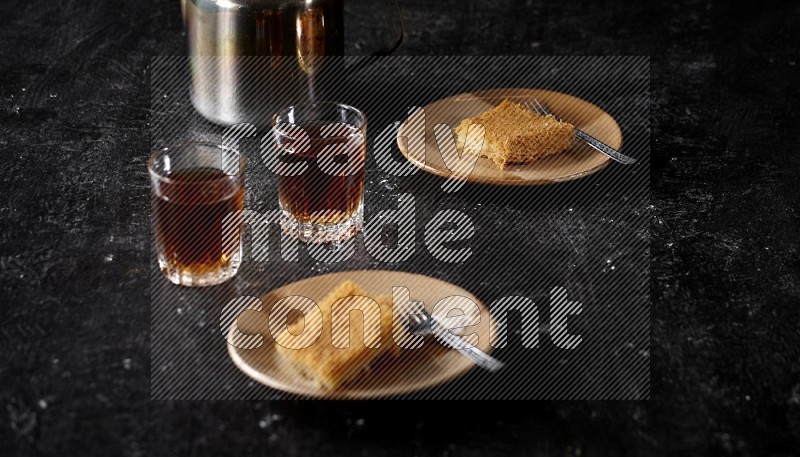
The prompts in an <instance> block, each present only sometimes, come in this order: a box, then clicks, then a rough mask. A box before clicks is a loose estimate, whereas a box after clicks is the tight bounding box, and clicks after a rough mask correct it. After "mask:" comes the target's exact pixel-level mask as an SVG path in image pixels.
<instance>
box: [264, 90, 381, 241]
mask: <svg viewBox="0 0 800 457" xmlns="http://www.w3.org/2000/svg"><path fill="white" fill-rule="evenodd" d="M272 125H273V132H274V135H275V141H276V154H277V155H276V157H275V159H276V160H275V165H276V171H277V173H278V198H279V203H280V207H281V209H282V211H283V216H284V217H283V223H282V225H283V230H284V232H285V233H287V234H288V235H290V236H294V237H295V238H297V239H299V240H301V241H304V242H308V243H337V242H342V241H345V240H347V239H349V238H351V237H352V236H354V235H355V234H357V233H358V232H359V231H360V230H361V228H362V227H363V222H364V176H365V168H366V167H365V163H366V155H367V119H366V117H365V116H364V114H363V113H362V112H361V111H359V110H357V109H356V108H353V107H352V106H348V105H343V104H340V103H334V102H320V103H314V104H309V105H298V106H290V107H289V108H286V109H284V110H282V111H280V112H278V113H277V114H275V116H273V119H272Z"/></svg>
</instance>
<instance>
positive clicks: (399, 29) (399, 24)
mask: <svg viewBox="0 0 800 457" xmlns="http://www.w3.org/2000/svg"><path fill="white" fill-rule="evenodd" d="M383 6H384V8H385V9H386V23H387V24H389V32H390V33H391V34H392V41H391V42H390V43H389V44H388V45H387V46H386V47H385V48H383V49H379V50H377V51H375V52H373V53H372V55H373V56H387V55H389V54H391V53H393V52H394V51H396V50H397V48H399V47H400V45H401V44H403V37H404V27H403V11H402V10H401V9H400V3H399V1H398V0H383ZM395 22H396V24H395Z"/></svg>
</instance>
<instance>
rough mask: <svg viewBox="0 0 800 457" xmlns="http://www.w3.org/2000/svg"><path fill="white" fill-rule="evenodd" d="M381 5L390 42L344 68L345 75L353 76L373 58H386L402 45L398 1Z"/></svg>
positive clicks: (400, 14)
mask: <svg viewBox="0 0 800 457" xmlns="http://www.w3.org/2000/svg"><path fill="white" fill-rule="evenodd" d="M383 5H384V8H385V10H386V22H387V23H388V24H389V32H390V33H391V34H392V38H391V41H390V42H389V43H388V44H387V45H386V46H385V47H384V48H382V49H378V50H377V51H375V52H373V53H372V54H370V55H369V56H365V57H362V58H360V59H358V60H357V61H356V62H354V63H352V64H351V65H348V66H347V68H346V70H347V73H349V74H353V73H356V72H358V71H360V70H362V69H363V68H364V67H367V66H369V65H371V64H372V63H374V62H375V59H374V57H380V56H388V55H389V54H391V53H393V52H394V51H396V50H397V48H399V47H400V45H401V44H403V37H404V26H403V12H402V10H401V9H400V3H399V2H398V0H383Z"/></svg>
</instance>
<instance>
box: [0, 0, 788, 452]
mask: <svg viewBox="0 0 800 457" xmlns="http://www.w3.org/2000/svg"><path fill="white" fill-rule="evenodd" d="M402 4H403V8H404V12H405V17H406V25H407V29H408V30H407V40H406V44H405V46H404V47H403V48H402V50H401V53H403V54H408V55H460V54H486V55H492V54H512V55H513V54H542V55H549V54H587V55H595V54H601V55H603V54H620V55H625V54H629V55H630V54H635V55H651V56H652V59H651V76H652V86H651V97H652V102H651V117H652V119H651V121H652V122H651V126H652V131H651V138H652V143H651V146H652V151H651V152H652V159H651V179H652V181H651V189H652V205H653V208H652V224H651V255H652V263H651V273H652V280H651V296H652V322H651V361H652V363H651V367H652V387H651V394H652V399H651V400H649V401H639V402H599V401H594V402H500V403H490V402H446V403H435V404H428V403H419V402H391V403H380V404H375V403H347V404H343V403H318V402H288V403H270V402H184V401H151V400H150V386H149V379H150V368H151V367H150V354H149V328H150V308H149V265H148V260H149V250H148V246H149V239H148V233H149V228H148V219H147V216H148V211H149V205H148V204H147V188H146V185H143V181H142V180H141V179H138V180H137V179H132V177H134V176H140V177H141V176H142V169H143V166H144V156H145V155H146V152H145V151H147V150H148V149H149V138H148V125H147V122H148V116H149V113H148V107H149V91H148V89H149V82H148V78H147V71H146V68H147V65H148V64H149V62H150V58H151V56H153V55H156V54H165V55H169V54H180V53H182V52H183V37H182V36H181V24H180V17H179V12H178V4H177V2H174V1H171V0H169V1H166V0H165V1H133V0H131V1H117V2H94V3H89V2H82V1H62V2H45V1H39V2H22V1H4V2H3V3H2V4H0V21H2V22H0V24H1V25H2V27H0V37H2V38H0V44H2V46H0V99H2V108H3V109H2V112H0V151H2V152H0V157H2V159H0V160H2V166H0V176H2V188H0V275H1V276H2V283H1V284H2V286H1V287H2V289H1V290H2V295H1V296H0V299H2V306H1V307H0V316H2V318H1V319H0V322H1V323H2V325H0V342H2V346H1V347H2V352H1V353H0V354H1V355H0V382H1V383H2V384H1V385H2V388H0V406H2V407H0V414H1V415H2V416H0V417H2V419H0V455H47V454H56V453H58V454H62V455H84V454H88V455H93V454H94V455H206V454H213V455H252V454H257V455H263V454H269V455H272V454H286V455H303V454H310V453H314V454H332V455H352V454H372V455H449V456H452V455H502V454H509V453H513V454H519V455H530V454H535V455H619V454H630V455H641V454H647V455H687V454H688V455H695V454H697V455H700V454H708V455H719V454H727V455H794V454H796V453H797V452H798V448H799V447H800V338H798V330H799V325H798V324H799V323H800V312H798V301H800V300H798V298H799V297H800V286H798V273H797V272H798V270H800V254H799V253H798V241H800V240H798V238H800V233H799V231H798V226H800V224H798V213H797V211H798V200H799V199H800V197H799V196H798V195H800V192H798V190H800V189H799V188H798V184H797V174H798V173H797V170H798V165H800V164H799V163H798V162H799V161H800V159H798V153H797V148H798V140H797V136H796V135H797V131H798V127H800V122H799V121H800V116H799V115H798V114H797V111H796V110H795V107H796V106H797V105H798V101H799V99H800V96H799V95H800V89H798V85H797V82H798V81H800V52H798V47H799V45H798V43H800V28H798V26H797V25H798V24H800V6H799V5H797V4H796V2H777V1H762V2H758V3H751V4H738V3H732V2H731V3H729V2H696V1H679V2H670V3H668V4H664V5H662V6H652V5H648V6H644V5H642V6H631V5H625V4H623V3H622V2H614V1H608V2H589V1H581V2H571V3H566V2H539V1H532V2H529V3H521V2H520V3H517V2H510V1H499V2H485V3H467V2H455V1H440V2H433V3H423V2H421V1H419V0H405V1H404V2H403V3H402ZM347 12H348V14H349V16H348V19H349V21H348V28H347V41H348V43H349V45H348V52H350V53H353V54H358V53H366V52H368V50H369V49H370V46H371V45H370V44H369V42H370V41H373V39H374V38H375V37H377V36H379V35H380V34H381V33H382V25H381V21H379V20H374V18H375V17H381V16H380V15H381V14H382V7H381V6H380V5H379V4H378V2H371V1H370V2H368V1H365V2H361V3H359V4H356V3H355V2H353V3H352V4H349V5H347ZM453 418H455V420H454V419H453Z"/></svg>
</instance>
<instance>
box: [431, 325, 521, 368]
mask: <svg viewBox="0 0 800 457" xmlns="http://www.w3.org/2000/svg"><path fill="white" fill-rule="evenodd" d="M439 337H440V338H441V339H442V340H444V342H445V343H446V344H447V345H448V346H450V347H451V348H453V349H457V350H458V352H460V353H461V355H463V356H464V357H466V358H468V359H470V360H472V362H473V363H475V365H477V366H479V367H481V368H483V369H484V370H489V371H497V370H499V369H501V368H503V366H504V365H505V364H504V363H503V362H501V361H499V360H497V359H495V358H494V357H492V356H490V355H489V354H487V353H485V352H483V351H481V350H480V349H478V348H476V347H475V346H473V345H471V344H469V343H467V342H466V341H465V340H464V339H463V338H461V337H460V336H457V335H454V334H452V333H450V332H449V331H448V330H446V329H442V330H441V332H440V333H439Z"/></svg>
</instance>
